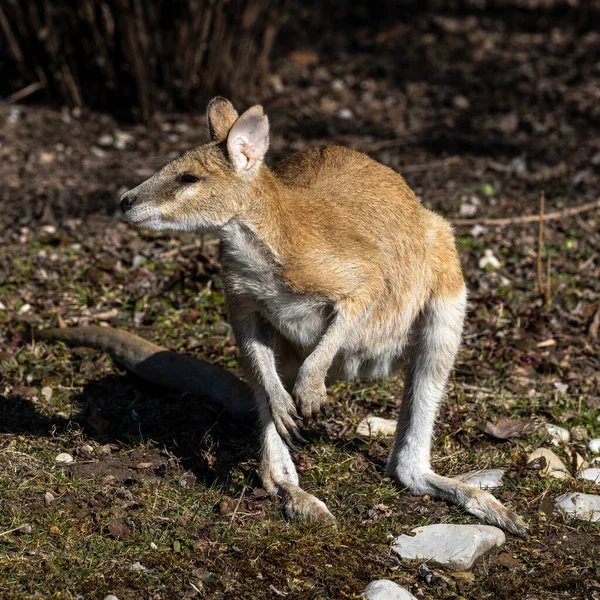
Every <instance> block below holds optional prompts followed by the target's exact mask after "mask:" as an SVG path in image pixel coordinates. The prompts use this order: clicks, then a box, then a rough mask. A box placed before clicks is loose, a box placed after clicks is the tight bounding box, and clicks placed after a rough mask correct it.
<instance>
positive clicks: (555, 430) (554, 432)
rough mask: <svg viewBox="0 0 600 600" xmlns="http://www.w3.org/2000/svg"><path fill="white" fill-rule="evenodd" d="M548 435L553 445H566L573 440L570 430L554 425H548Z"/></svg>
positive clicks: (546, 426)
mask: <svg viewBox="0 0 600 600" xmlns="http://www.w3.org/2000/svg"><path fill="white" fill-rule="evenodd" d="M545 428H546V433H547V434H548V435H549V436H550V439H551V440H552V444H554V446H559V445H560V444H566V443H567V442H568V441H569V440H570V439H571V434H570V433H569V430H568V429H565V428H564V427H559V426H558V425H553V424H552V423H546V425H545Z"/></svg>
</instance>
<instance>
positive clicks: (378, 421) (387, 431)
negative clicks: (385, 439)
mask: <svg viewBox="0 0 600 600" xmlns="http://www.w3.org/2000/svg"><path fill="white" fill-rule="evenodd" d="M394 433H396V421H393V420H391V419H382V418H381V417H374V416H373V415H369V416H368V417H365V418H364V419H363V420H362V421H361V422H360V423H359V424H358V427H357V428H356V434H357V435H364V436H366V437H375V436H377V435H394Z"/></svg>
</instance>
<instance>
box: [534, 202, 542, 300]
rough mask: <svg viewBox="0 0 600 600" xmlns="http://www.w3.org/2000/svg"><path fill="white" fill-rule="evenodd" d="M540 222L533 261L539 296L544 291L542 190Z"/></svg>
mask: <svg viewBox="0 0 600 600" xmlns="http://www.w3.org/2000/svg"><path fill="white" fill-rule="evenodd" d="M539 219H540V224H539V227H538V245H537V256H536V261H535V266H536V276H537V286H538V292H539V294H540V296H542V295H543V293H544V286H543V285H542V249H543V247H544V192H542V193H541V194H540V215H539Z"/></svg>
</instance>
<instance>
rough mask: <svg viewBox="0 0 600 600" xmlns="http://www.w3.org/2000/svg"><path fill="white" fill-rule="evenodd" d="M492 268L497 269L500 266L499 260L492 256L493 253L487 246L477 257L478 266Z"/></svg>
mask: <svg viewBox="0 0 600 600" xmlns="http://www.w3.org/2000/svg"><path fill="white" fill-rule="evenodd" d="M488 265H489V266H490V267H492V269H498V268H499V267H500V261H499V260H498V259H497V258H496V257H495V256H494V253H493V252H492V251H491V250H490V249H489V248H488V249H487V250H485V251H484V253H483V256H482V257H481V258H480V259H479V268H480V269H485V268H486V267H487V266H488Z"/></svg>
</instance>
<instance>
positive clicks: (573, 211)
mask: <svg viewBox="0 0 600 600" xmlns="http://www.w3.org/2000/svg"><path fill="white" fill-rule="evenodd" d="M594 208H600V198H598V199H597V200H596V201H595V202H588V203H587V204H582V205H581V206H572V207H571V208H564V209H563V210H556V211H554V212H550V213H546V214H545V215H544V221H552V220H554V219H562V218H566V217H572V216H574V215H580V214H581V213H584V212H587V211H590V210H593V209H594ZM539 218H540V217H539V215H525V216H523V217H509V218H506V219H454V220H453V221H452V222H453V223H454V225H460V226H463V225H464V226H467V225H488V226H490V227H494V226H497V227H502V226H504V225H523V224H525V223H535V222H536V221H539Z"/></svg>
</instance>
